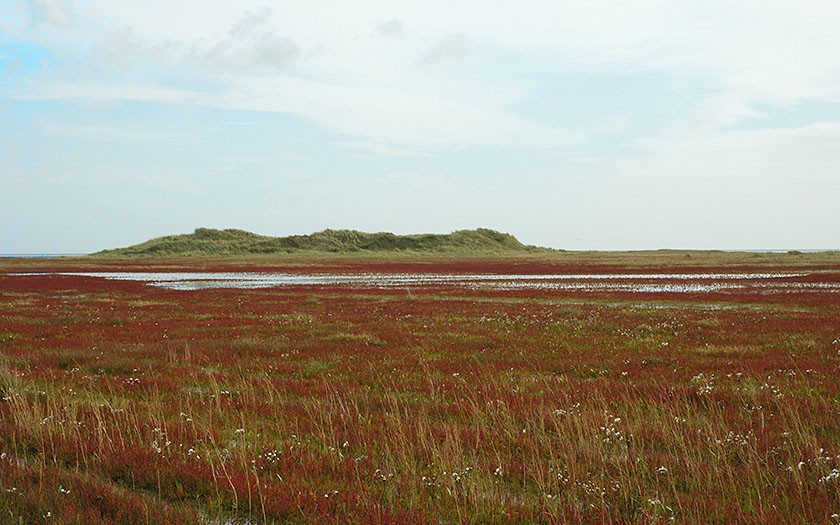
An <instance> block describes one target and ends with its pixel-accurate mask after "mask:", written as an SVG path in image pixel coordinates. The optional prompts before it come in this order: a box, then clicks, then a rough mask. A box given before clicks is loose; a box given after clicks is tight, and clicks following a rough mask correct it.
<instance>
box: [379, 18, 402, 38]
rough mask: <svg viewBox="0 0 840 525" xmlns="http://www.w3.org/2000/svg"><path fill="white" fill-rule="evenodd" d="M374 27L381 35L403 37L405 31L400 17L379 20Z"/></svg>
mask: <svg viewBox="0 0 840 525" xmlns="http://www.w3.org/2000/svg"><path fill="white" fill-rule="evenodd" d="M373 28H374V30H375V31H376V33H377V34H379V35H380V36H388V37H401V36H403V34H404V32H405V30H404V28H403V23H402V22H401V21H400V19H399V18H392V19H390V20H386V21H383V22H377V23H376V25H375V26H374V27H373Z"/></svg>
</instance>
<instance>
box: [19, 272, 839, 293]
mask: <svg viewBox="0 0 840 525" xmlns="http://www.w3.org/2000/svg"><path fill="white" fill-rule="evenodd" d="M16 275H40V274H16ZM56 275H69V276H80V277H98V278H102V279H111V280H120V281H139V282H144V283H147V284H149V285H151V286H157V287H161V288H167V289H170V290H204V289H212V288H238V289H259V288H274V287H283V286H349V287H357V288H411V287H422V286H456V287H462V288H468V289H473V290H482V289H484V290H523V289H524V290H568V291H583V292H638V293H710V292H721V291H743V290H748V289H749V290H755V291H761V292H764V293H786V292H791V291H798V292H801V291H822V292H825V291H828V292H840V284H838V283H822V282H808V283H800V282H790V281H785V279H787V278H792V277H801V276H804V275H808V274H807V273H675V274H650V273H622V274H554V275H504V274H437V273H360V274H319V273H310V274H292V273H261V272H171V273H162V272H62V273H58V274H56Z"/></svg>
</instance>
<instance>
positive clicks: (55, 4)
mask: <svg viewBox="0 0 840 525" xmlns="http://www.w3.org/2000/svg"><path fill="white" fill-rule="evenodd" d="M26 7H27V9H28V11H29V17H30V21H31V22H32V24H33V25H36V26H37V25H40V24H51V25H54V26H59V27H67V26H69V25H70V24H71V22H72V21H73V0H26Z"/></svg>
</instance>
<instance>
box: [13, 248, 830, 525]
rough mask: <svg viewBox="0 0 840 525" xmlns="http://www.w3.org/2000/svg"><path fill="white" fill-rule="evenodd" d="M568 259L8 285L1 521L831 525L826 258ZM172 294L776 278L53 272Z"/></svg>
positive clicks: (63, 266) (178, 265) (170, 266)
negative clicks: (114, 276) (722, 283)
mask: <svg viewBox="0 0 840 525" xmlns="http://www.w3.org/2000/svg"><path fill="white" fill-rule="evenodd" d="M576 257H577V256H575V255H566V256H557V257H556V258H554V259H553V258H552V257H550V256H542V257H541V258H528V257H523V258H519V259H495V260H489V259H488V260H485V259H481V260H470V259H465V260H452V259H445V258H429V259H426V260H419V261H416V260H413V259H408V258H403V259H395V260H384V259H376V258H369V259H364V258H362V259H359V260H356V261H353V260H349V259H346V258H344V259H342V258H324V259H322V260H306V259H282V258H280V259H253V260H223V259H218V260H202V259H196V260H168V261H163V262H150V261H149V260H133V261H132V260H88V259H79V260H69V261H64V260H62V261H25V260H16V261H5V262H2V263H0V523H19V522H22V523H40V522H52V523H138V522H140V523H246V522H247V523H286V522H295V523H299V522H308V523H347V522H351V523H352V522H358V523H441V522H443V523H452V522H456V523H457V522H479V523H485V522H535V523H666V522H671V521H676V522H681V523H757V522H760V523H838V522H840V261H838V262H834V261H833V260H827V259H825V257H823V259H808V256H807V255H803V256H802V258H800V259H797V258H796V257H795V256H793V255H787V254H784V255H779V256H778V257H775V256H774V257H772V258H771V257H770V256H765V255H762V256H761V257H758V258H756V257H753V256H751V255H739V256H737V257H736V256H734V255H732V256H729V255H720V254H718V255H715V254H712V255H708V254H707V255H706V256H705V257H700V256H698V255H697V254H694V256H693V258H688V257H686V256H685V254H682V253H675V254H668V253H666V254H654V255H649V257H648V259H645V257H644V256H643V255H635V256H626V258H625V260H622V259H621V257H619V256H614V257H610V256H601V255H596V254H593V255H590V256H588V257H584V256H581V257H577V258H576ZM645 261H647V263H646V262H645ZM809 261H810V262H809ZM175 270H181V271H209V270H212V271H228V270H233V271H246V270H260V271H284V272H292V273H299V274H300V273H307V272H316V273H324V272H338V273H342V272H344V273H367V272H385V273H388V272H391V273H397V272H424V273H511V274H543V273H581V274H589V273H622V272H625V273H634V274H639V273H660V274H663V273H668V274H670V273H691V272H697V273H715V272H718V273H728V274H731V273H737V272H777V273H780V274H782V273H787V274H790V275H788V276H785V277H779V278H777V279H775V281H776V282H777V283H781V284H783V285H784V286H777V287H772V288H771V287H768V286H765V285H764V284H761V283H758V284H756V283H755V282H753V281H749V280H747V281H745V283H746V285H745V286H743V287H739V288H727V289H723V290H709V291H696V290H693V291H692V290H688V291H675V290H678V288H674V289H666V291H662V290H661V289H660V290H659V291H654V292H646V291H638V290H633V289H622V290H616V289H601V290H590V289H576V290H570V289H540V288H534V289H518V288H510V289H500V288H469V287H464V286H457V285H455V284H449V285H446V284H434V285H428V286H410V287H405V288H402V287H398V286H396V287H385V288H380V287H375V286H364V285H359V286H348V285H294V286H280V287H270V288H261V289H247V290H242V289H214V288H211V289H203V290H171V289H167V288H161V287H155V286H150V285H148V284H145V283H142V282H135V281H125V280H124V281H117V280H107V279H103V278H98V277H91V276H84V275H59V274H56V273H53V272H67V271H175ZM31 271H35V272H48V273H45V274H41V275H25V276H24V275H14V273H21V272H31ZM620 282H627V283H630V284H632V282H633V278H627V279H624V280H620ZM661 282H664V283H673V284H676V285H678V284H680V283H681V282H684V279H682V280H681V279H671V278H663V279H662V280H661ZM797 283H799V285H797ZM800 285H801V286H800ZM669 290H670V291H669Z"/></svg>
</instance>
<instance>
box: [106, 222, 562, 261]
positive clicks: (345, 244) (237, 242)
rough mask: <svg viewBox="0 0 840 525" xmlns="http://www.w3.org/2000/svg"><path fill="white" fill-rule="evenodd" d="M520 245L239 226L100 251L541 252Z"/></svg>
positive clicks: (467, 236) (472, 233) (490, 234)
mask: <svg viewBox="0 0 840 525" xmlns="http://www.w3.org/2000/svg"><path fill="white" fill-rule="evenodd" d="M545 250H547V249H546V248H537V247H535V246H526V245H524V244H522V243H521V242H519V241H518V240H517V239H516V237H514V236H513V235H510V234H508V233H500V232H497V231H494V230H490V229H486V228H478V229H475V230H460V231H456V232H453V233H449V234H435V233H423V234H416V235H396V234H393V233H388V232H380V233H365V232H360V231H355V230H324V231H320V232H316V233H313V234H311V235H292V236H289V237H269V236H264V235H258V234H256V233H251V232H247V231H243V230H236V229H226V230H214V229H210V228H198V229H196V230H195V232H193V233H188V234H183V235H169V236H166V237H158V238H156V239H151V240H149V241H146V242H144V243H141V244H136V245H134V246H129V247H127V248H118V249H114V250H103V251H101V252H98V253H96V254H94V255H101V256H115V255H120V256H126V255H127V256H176V255H177V256H182V255H183V256H189V255H246V254H272V253H293V252H301V251H314V252H395V251H405V252H446V253H473V252H475V253H503V252H534V251H545Z"/></svg>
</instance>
